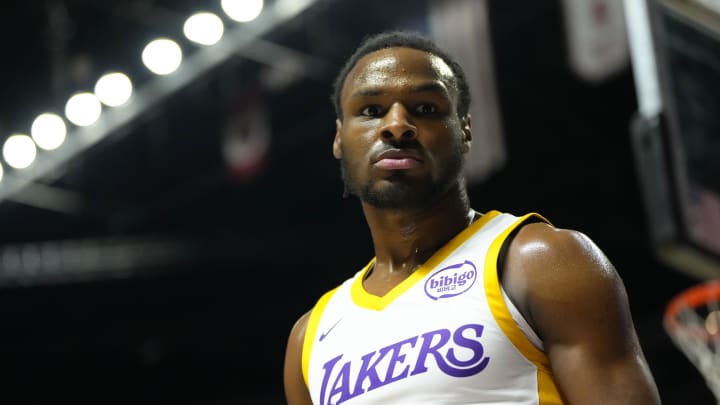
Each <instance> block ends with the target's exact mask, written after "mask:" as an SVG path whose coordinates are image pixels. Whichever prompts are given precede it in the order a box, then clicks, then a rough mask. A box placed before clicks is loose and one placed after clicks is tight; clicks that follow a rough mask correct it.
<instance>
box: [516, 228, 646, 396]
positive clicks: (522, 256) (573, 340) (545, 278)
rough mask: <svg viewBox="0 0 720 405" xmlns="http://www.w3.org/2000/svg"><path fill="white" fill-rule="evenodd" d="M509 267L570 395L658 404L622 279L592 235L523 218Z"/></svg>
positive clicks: (563, 388) (562, 386)
mask: <svg viewBox="0 0 720 405" xmlns="http://www.w3.org/2000/svg"><path fill="white" fill-rule="evenodd" d="M505 269H506V271H505V272H504V274H503V284H504V286H505V287H506V289H507V291H508V294H510V296H511V297H512V298H513V299H514V300H516V303H517V304H518V306H519V307H520V310H521V311H522V312H523V314H524V315H525V316H526V317H527V318H528V320H529V321H530V322H531V323H532V324H533V326H534V327H535V329H536V331H537V332H538V333H539V334H540V336H541V337H542V339H543V344H544V346H545V352H546V353H547V355H548V357H549V359H550V367H551V368H552V372H553V375H554V376H555V381H556V383H557V385H558V389H559V390H560V392H561V394H562V395H563V397H564V398H565V400H566V401H567V402H568V403H570V404H588V405H592V404H615V405H656V404H660V398H659V394H658V391H657V387H656V386H655V382H654V380H653V377H652V375H651V373H650V370H649V367H648V365H647V362H646V360H645V357H644V355H643V353H642V349H641V347H640V344H639V342H638V338H637V334H636V331H635V326H634V324H633V321H632V318H631V314H630V310H629V307H628V302H627V295H626V291H625V287H624V285H623V282H622V280H621V279H620V277H619V275H618V274H617V272H616V270H615V268H614V267H613V266H612V264H611V263H610V261H609V260H608V259H607V257H606V256H605V255H604V254H603V253H602V251H601V250H600V249H599V248H598V247H597V246H596V245H595V244H594V243H593V242H592V241H591V240H590V239H589V238H587V237H586V236H585V235H583V234H582V233H579V232H576V231H571V230H562V229H556V228H552V227H551V226H549V225H547V224H539V223H538V224H529V225H526V226H525V227H523V228H522V229H521V230H520V231H519V233H518V234H517V236H516V238H515V239H514V240H513V241H512V243H511V245H510V249H509V251H508V255H507V259H506V263H505Z"/></svg>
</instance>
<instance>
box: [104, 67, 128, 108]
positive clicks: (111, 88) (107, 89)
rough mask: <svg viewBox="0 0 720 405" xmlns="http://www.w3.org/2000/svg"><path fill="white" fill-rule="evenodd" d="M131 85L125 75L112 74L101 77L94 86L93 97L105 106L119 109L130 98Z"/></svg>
mask: <svg viewBox="0 0 720 405" xmlns="http://www.w3.org/2000/svg"><path fill="white" fill-rule="evenodd" d="M132 91H133V85H132V82H131V81H130V78H129V77H127V75H126V74H125V73H120V72H112V73H108V74H106V75H103V77H101V78H100V79H99V80H98V81H97V83H96V84H95V95H96V96H97V98H98V99H99V100H100V101H101V102H102V103H103V104H105V105H107V106H110V107H119V106H121V105H123V104H125V103H127V101H128V100H130V96H132Z"/></svg>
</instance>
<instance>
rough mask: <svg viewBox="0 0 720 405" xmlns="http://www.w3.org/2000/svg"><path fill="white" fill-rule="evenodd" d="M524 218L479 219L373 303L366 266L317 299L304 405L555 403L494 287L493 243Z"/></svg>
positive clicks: (533, 348)
mask: <svg viewBox="0 0 720 405" xmlns="http://www.w3.org/2000/svg"><path fill="white" fill-rule="evenodd" d="M533 217H534V218H539V219H541V220H543V219H542V218H541V217H540V216H538V215H536V214H528V215H525V216H523V217H516V216H513V215H510V214H504V213H499V212H497V211H491V212H489V213H487V214H485V215H483V216H482V217H481V218H480V219H478V220H477V221H475V222H474V223H472V224H471V225H470V226H469V227H468V228H466V229H465V230H463V231H462V232H461V233H459V234H458V235H457V236H455V237H454V238H453V239H452V240H450V242H448V243H447V244H446V245H445V246H444V247H442V248H441V249H440V250H439V251H438V252H436V253H435V254H434V255H433V256H432V257H431V258H430V259H429V260H428V261H427V262H426V263H425V264H423V265H422V266H421V267H420V268H418V269H417V270H416V271H415V272H414V273H412V274H411V275H410V276H409V277H408V278H407V279H405V280H404V281H403V282H401V283H400V284H398V285H397V286H396V287H395V288H393V289H392V290H391V291H390V292H389V293H388V294H386V295H385V296H383V297H378V296H374V295H371V294H368V293H367V292H366V291H365V290H364V289H363V285H362V281H363V278H364V276H365V275H366V273H367V271H368V269H370V268H371V265H372V264H373V262H374V259H373V261H371V262H370V263H369V264H368V265H367V266H366V267H365V268H364V269H362V270H361V271H359V272H358V273H357V274H355V276H354V277H352V278H350V279H348V280H347V281H345V282H344V283H343V284H342V285H340V286H339V287H337V288H336V289H334V290H332V291H330V292H328V293H326V294H325V295H324V296H322V297H321V298H320V300H318V302H317V304H316V305H315V307H314V308H313V310H312V313H311V315H310V318H309V320H308V325H307V329H306V334H305V341H304V345H303V353H302V368H303V375H304V377H305V382H306V384H307V386H308V389H309V392H310V395H311V397H312V400H313V403H314V404H316V405H338V404H343V403H345V404H347V405H358V404H412V405H419V404H433V405H440V404H495V405H500V404H523V405H531V404H533V405H549V404H562V400H561V398H560V396H559V394H558V391H557V389H556V387H555V383H554V381H553V378H552V374H551V372H550V370H549V363H548V359H547V357H546V356H545V354H544V353H543V352H542V350H541V349H540V348H538V344H537V343H535V344H534V343H533V342H532V341H531V340H530V339H529V338H528V337H527V333H524V332H523V330H522V329H521V327H520V326H519V325H518V322H519V321H518V320H517V318H518V316H515V317H513V313H512V312H511V311H515V312H516V313H517V314H519V312H517V310H515V309H514V307H512V304H511V303H510V301H509V300H506V299H505V298H504V296H503V291H502V289H501V287H500V283H499V281H498V271H497V261H498V255H499V253H500V250H501V247H502V245H503V242H504V241H505V240H506V239H507V238H508V236H509V235H510V233H511V232H512V231H513V230H514V229H516V228H517V227H518V226H520V225H521V224H522V223H523V222H526V221H527V220H528V219H530V218H533Z"/></svg>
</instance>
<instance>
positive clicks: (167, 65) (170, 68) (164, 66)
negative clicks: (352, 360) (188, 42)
mask: <svg viewBox="0 0 720 405" xmlns="http://www.w3.org/2000/svg"><path fill="white" fill-rule="evenodd" d="M142 61H143V63H144V64H145V66H146V67H147V68H148V69H150V71H151V72H153V73H155V74H157V75H169V74H170V73H172V72H174V71H176V70H177V68H178V67H180V63H182V49H180V45H178V44H177V42H175V41H173V40H172V39H167V38H158V39H156V40H154V41H152V42H150V43H149V44H147V46H145V49H143V52H142Z"/></svg>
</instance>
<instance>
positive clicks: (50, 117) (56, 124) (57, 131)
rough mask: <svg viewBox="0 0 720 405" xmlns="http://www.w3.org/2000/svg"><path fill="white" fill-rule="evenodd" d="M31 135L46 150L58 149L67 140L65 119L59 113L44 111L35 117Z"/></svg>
mask: <svg viewBox="0 0 720 405" xmlns="http://www.w3.org/2000/svg"><path fill="white" fill-rule="evenodd" d="M30 135H32V138H33V139H34V140H35V143H36V144H37V146H39V147H40V148H42V149H45V150H53V149H57V148H58V147H59V146H60V145H62V143H63V142H65V135H67V127H66V126H65V121H63V119H62V118H60V116H59V115H57V114H52V113H43V114H40V115H38V116H37V118H35V121H33V123H32V127H31V128H30Z"/></svg>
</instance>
